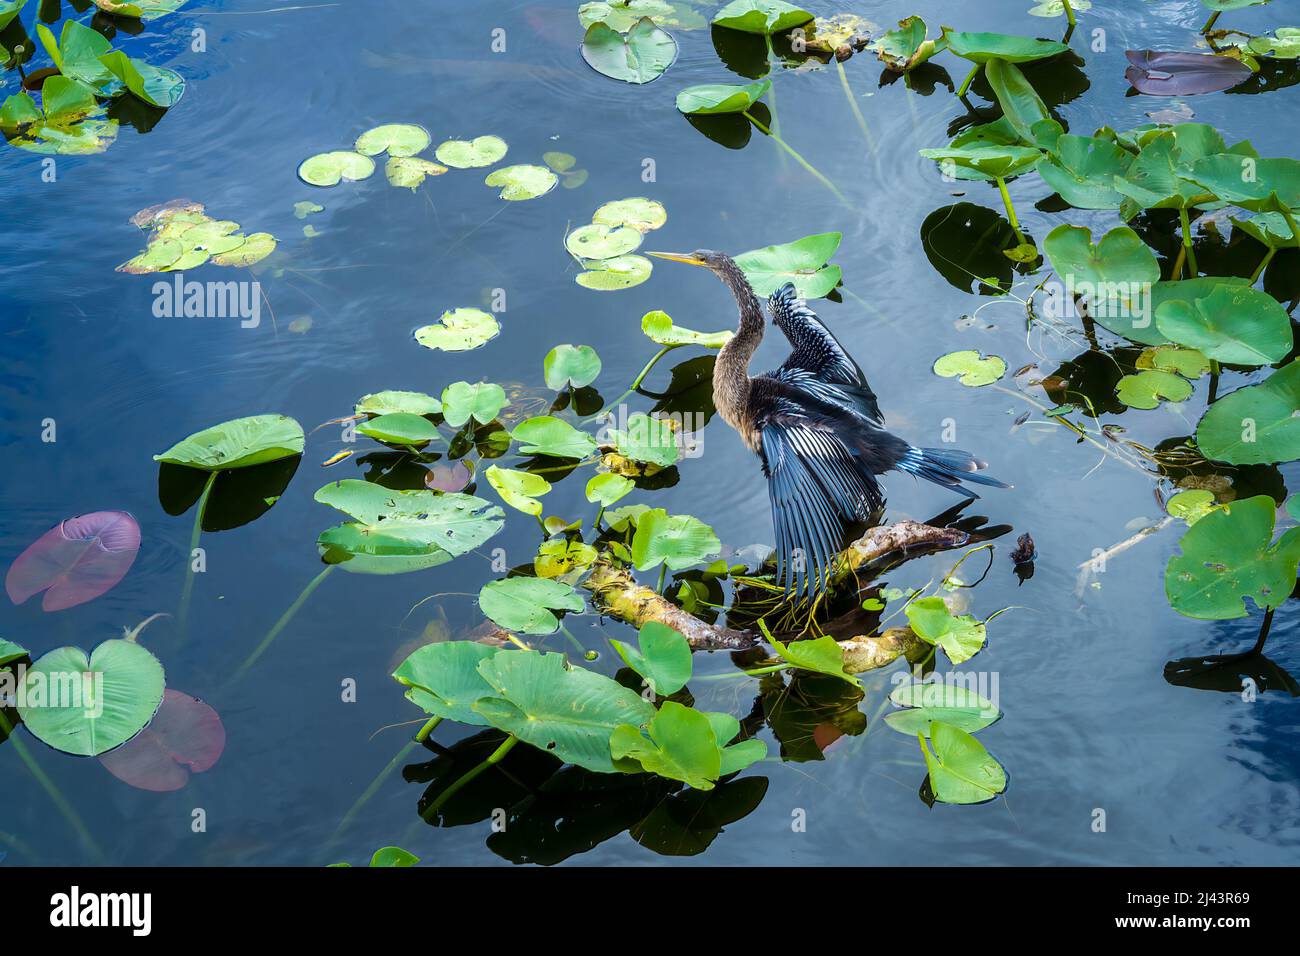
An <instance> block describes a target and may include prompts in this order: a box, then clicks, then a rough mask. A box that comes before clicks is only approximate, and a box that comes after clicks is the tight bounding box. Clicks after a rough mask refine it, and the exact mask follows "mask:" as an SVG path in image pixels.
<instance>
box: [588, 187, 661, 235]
mask: <svg viewBox="0 0 1300 956" xmlns="http://www.w3.org/2000/svg"><path fill="white" fill-rule="evenodd" d="M591 221H592V222H594V223H599V224H600V225H604V226H609V227H610V228H611V229H616V228H618V227H619V226H631V227H632V228H633V229H635V230H637V231H638V232H642V233H646V232H649V231H650V230H652V229H658V228H659V227H660V226H662V225H663V224H664V223H666V222H667V221H668V210H666V209H665V208H664V204H663V203H661V202H658V201H657V200H654V199H646V198H645V197H643V196H633V197H631V198H629V199H615V200H613V201H611V202H607V203H605V204H603V205H602V206H601V207H600V208H599V209H597V210H596V213H595V215H593V216H592V217H591Z"/></svg>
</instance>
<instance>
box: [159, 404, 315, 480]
mask: <svg viewBox="0 0 1300 956" xmlns="http://www.w3.org/2000/svg"><path fill="white" fill-rule="evenodd" d="M303 441H304V436H303V433H302V426H301V425H299V424H298V422H297V421H295V420H294V419H292V418H290V417H288V416H287V415H253V416H250V417H248V418H235V419H232V420H230V421H228V422H222V423H221V424H220V425H213V426H212V427H211V428H205V429H203V430H202V431H200V432H195V433H194V434H193V435H191V436H189V437H188V438H184V439H182V440H181V441H178V442H177V443H176V444H175V445H172V447H171V448H168V449H167V450H166V451H165V452H163V453H162V454H161V455H154V456H153V460H154V461H161V462H166V463H168V464H172V465H184V466H185V467H186V468H198V469H200V470H202V471H225V470H226V469H228V468H248V467H250V466H252V465H263V464H266V463H267V462H269V461H279V460H280V459H282V458H291V457H293V456H294V455H301V454H302V449H303Z"/></svg>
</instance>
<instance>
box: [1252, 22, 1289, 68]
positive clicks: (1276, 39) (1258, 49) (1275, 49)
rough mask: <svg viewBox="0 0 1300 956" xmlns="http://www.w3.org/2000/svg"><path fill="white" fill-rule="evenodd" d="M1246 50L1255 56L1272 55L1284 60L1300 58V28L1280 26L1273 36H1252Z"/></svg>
mask: <svg viewBox="0 0 1300 956" xmlns="http://www.w3.org/2000/svg"><path fill="white" fill-rule="evenodd" d="M1246 50H1247V51H1248V52H1250V53H1252V54H1254V55H1255V56H1272V57H1277V58H1278V59H1283V60H1294V59H1296V58H1300V29H1297V28H1296V27H1278V28H1277V29H1276V30H1274V31H1273V35H1272V36H1267V35H1265V36H1257V37H1251V38H1250V39H1249V40H1247V41H1246Z"/></svg>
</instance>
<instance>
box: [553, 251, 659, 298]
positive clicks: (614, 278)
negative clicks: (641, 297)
mask: <svg viewBox="0 0 1300 956" xmlns="http://www.w3.org/2000/svg"><path fill="white" fill-rule="evenodd" d="M586 265H587V266H588V268H587V269H585V270H584V271H582V272H579V273H578V274H577V275H576V276H574V278H573V281H574V282H576V283H578V285H580V286H582V287H583V288H586V289H593V290H595V291H597V292H618V291H620V290H623V289H630V288H632V287H633V286H637V285H640V284H641V283H642V282H645V280H646V279H649V278H650V273H651V271H653V269H654V264H653V263H652V262H651V261H650V260H649V259H647V258H646V257H645V256H615V257H614V258H613V259H601V260H599V261H592V262H589V263H586Z"/></svg>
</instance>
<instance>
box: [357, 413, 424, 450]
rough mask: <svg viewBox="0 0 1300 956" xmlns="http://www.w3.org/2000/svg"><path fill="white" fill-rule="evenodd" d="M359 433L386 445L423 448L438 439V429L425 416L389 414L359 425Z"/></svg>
mask: <svg viewBox="0 0 1300 956" xmlns="http://www.w3.org/2000/svg"><path fill="white" fill-rule="evenodd" d="M357 431H358V432H359V433H361V434H362V435H365V436H366V437H367V438H373V439H374V440H375V441H379V442H383V443H384V444H385V445H399V446H401V447H404V448H423V447H424V446H425V445H427V444H429V442H431V441H433V440H434V439H436V438H438V429H437V428H436V427H435V426H434V424H433V422H431V421H429V420H428V419H427V418H425V417H424V416H423V415H416V414H413V413H411V412H389V413H388V414H387V415H380V416H378V417H377V418H372V419H370V420H369V421H365V422H362V423H361V424H359V425H357Z"/></svg>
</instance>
